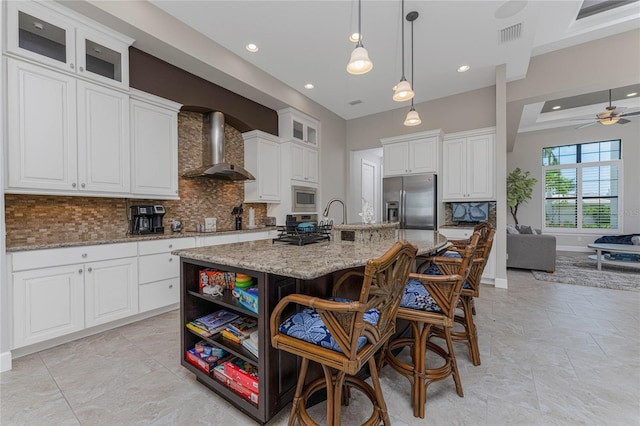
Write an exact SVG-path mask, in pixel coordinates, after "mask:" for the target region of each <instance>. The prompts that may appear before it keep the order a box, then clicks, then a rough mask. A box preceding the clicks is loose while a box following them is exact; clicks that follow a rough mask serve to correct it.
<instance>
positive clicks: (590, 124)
mask: <svg viewBox="0 0 640 426" xmlns="http://www.w3.org/2000/svg"><path fill="white" fill-rule="evenodd" d="M596 123H597V121H594V122H593V123H587V124H583V125H582V126H578V127H576V130H578V129H584V128H585V127H589V126H593V125H594V124H596Z"/></svg>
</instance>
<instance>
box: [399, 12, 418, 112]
mask: <svg viewBox="0 0 640 426" xmlns="http://www.w3.org/2000/svg"><path fill="white" fill-rule="evenodd" d="M403 2H404V0H403ZM402 16H404V10H403V11H402ZM414 21H415V19H414ZM402 23H403V24H404V20H403V21H402ZM403 74H404V72H403ZM411 85H412V87H413V92H414V93H415V91H416V82H415V79H414V75H413V21H411ZM411 108H413V98H411Z"/></svg>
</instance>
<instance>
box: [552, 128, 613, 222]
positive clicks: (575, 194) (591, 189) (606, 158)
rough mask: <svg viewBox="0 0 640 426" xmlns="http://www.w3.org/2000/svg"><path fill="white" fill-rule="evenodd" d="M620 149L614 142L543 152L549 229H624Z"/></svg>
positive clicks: (577, 145)
mask: <svg viewBox="0 0 640 426" xmlns="http://www.w3.org/2000/svg"><path fill="white" fill-rule="evenodd" d="M620 148H621V141H620V140H611V141H604V142H590V143H583V144H576V145H565V146H557V147H550V148H543V149H542V172H543V179H544V191H545V195H544V196H545V203H544V224H545V225H544V228H545V229H546V230H558V229H562V230H563V231H565V230H566V231H569V232H572V231H571V230H576V231H580V232H593V233H596V232H597V233H600V234H602V233H603V230H608V231H610V232H611V233H616V232H619V231H621V230H622V224H621V223H620V222H619V219H618V218H619V212H620V211H622V160H621V158H622V156H621V152H620ZM604 233H606V231H605V232H604Z"/></svg>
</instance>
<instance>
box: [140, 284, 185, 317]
mask: <svg viewBox="0 0 640 426" xmlns="http://www.w3.org/2000/svg"><path fill="white" fill-rule="evenodd" d="M138 292H139V293H138V303H139V310H140V312H145V311H150V310H151V309H157V308H162V307H163V306H168V305H172V304H174V303H178V302H179V301H180V279H179V278H171V279H169V280H162V281H156V282H153V283H148V284H141V285H140V286H139V287H138Z"/></svg>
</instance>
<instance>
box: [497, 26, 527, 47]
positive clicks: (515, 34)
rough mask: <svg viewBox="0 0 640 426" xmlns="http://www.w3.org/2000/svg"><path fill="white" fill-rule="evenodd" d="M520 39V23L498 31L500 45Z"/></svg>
mask: <svg viewBox="0 0 640 426" xmlns="http://www.w3.org/2000/svg"><path fill="white" fill-rule="evenodd" d="M520 37H522V22H520V23H519V24H515V25H511V26H510V27H507V28H503V29H501V30H500V44H503V43H508V42H510V41H514V40H518V39H519V38H520Z"/></svg>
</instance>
